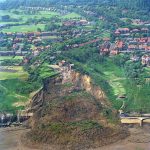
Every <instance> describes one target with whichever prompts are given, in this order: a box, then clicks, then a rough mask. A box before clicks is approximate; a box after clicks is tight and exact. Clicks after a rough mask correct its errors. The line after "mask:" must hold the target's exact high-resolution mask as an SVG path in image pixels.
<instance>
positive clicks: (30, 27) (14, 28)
mask: <svg viewBox="0 0 150 150" xmlns="http://www.w3.org/2000/svg"><path fill="white" fill-rule="evenodd" d="M44 27H45V25H44V24H37V25H20V26H12V27H10V28H5V29H3V30H2V32H34V31H37V29H38V28H40V29H41V30H42V31H43V30H44Z"/></svg>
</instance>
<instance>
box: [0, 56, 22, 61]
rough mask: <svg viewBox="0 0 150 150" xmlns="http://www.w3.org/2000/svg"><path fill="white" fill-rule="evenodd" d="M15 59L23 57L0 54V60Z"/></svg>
mask: <svg viewBox="0 0 150 150" xmlns="http://www.w3.org/2000/svg"><path fill="white" fill-rule="evenodd" d="M12 59H13V60H17V59H21V60H22V59H23V56H15V57H12V56H0V61H3V60H12Z"/></svg>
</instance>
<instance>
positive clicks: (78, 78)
mask: <svg viewBox="0 0 150 150" xmlns="http://www.w3.org/2000/svg"><path fill="white" fill-rule="evenodd" d="M70 81H71V82H73V83H74V84H75V85H76V86H77V87H80V88H81V89H84V90H86V91H87V92H89V93H90V94H91V95H93V96H94V97H95V98H96V99H97V100H99V101H100V102H101V104H102V105H103V106H110V105H111V104H110V102H109V101H108V100H107V97H106V95H105V92H104V91H103V90H102V89H101V88H100V87H99V86H97V85H94V84H93V82H92V79H91V77H90V76H88V75H82V74H81V73H79V72H75V71H71V73H70Z"/></svg>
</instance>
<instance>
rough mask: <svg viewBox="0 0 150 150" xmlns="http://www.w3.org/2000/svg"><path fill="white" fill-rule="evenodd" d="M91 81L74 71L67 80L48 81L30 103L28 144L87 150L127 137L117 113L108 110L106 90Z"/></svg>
mask: <svg viewBox="0 0 150 150" xmlns="http://www.w3.org/2000/svg"><path fill="white" fill-rule="evenodd" d="M89 79H90V78H89V77H87V76H82V75H80V74H79V73H75V72H71V75H70V77H69V78H68V79H67V81H66V80H65V81H64V79H63V78H62V77H59V76H58V77H57V78H52V79H46V80H45V82H44V88H43V92H41V91H40V93H39V94H38V95H37V97H36V98H34V100H33V102H32V104H31V108H32V109H33V110H34V111H35V115H34V116H33V119H31V120H30V121H29V126H31V128H32V129H31V131H30V132H29V133H27V135H26V138H25V139H24V141H25V143H26V144H27V145H31V144H35V143H36V144H38V145H41V144H51V145H54V147H55V148H56V147H57V148H58V149H62V148H64V149H66V148H67V149H71V150H73V149H86V148H91V147H99V146H103V145H107V144H110V143H113V142H115V141H117V140H119V139H124V138H125V137H126V136H127V135H128V132H127V131H125V130H124V129H122V128H121V127H120V125H119V124H118V123H119V121H118V120H117V119H116V115H117V114H116V112H115V111H114V110H113V109H110V107H109V108H108V106H109V105H110V104H109V102H107V99H106V97H105V96H104V93H103V91H101V89H100V88H98V87H97V86H94V85H92V83H91V82H89ZM70 81H72V83H70ZM98 93H101V94H98ZM41 97H42V98H41ZM40 100H41V101H42V102H43V103H41V101H40ZM117 124H118V125H117Z"/></svg>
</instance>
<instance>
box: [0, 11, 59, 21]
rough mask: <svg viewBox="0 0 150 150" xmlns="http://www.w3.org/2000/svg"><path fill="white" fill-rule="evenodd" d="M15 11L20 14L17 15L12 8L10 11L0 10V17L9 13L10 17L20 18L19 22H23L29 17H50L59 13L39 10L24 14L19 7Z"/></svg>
mask: <svg viewBox="0 0 150 150" xmlns="http://www.w3.org/2000/svg"><path fill="white" fill-rule="evenodd" d="M17 11H19V12H20V14H18V15H17V14H14V13H13V10H10V11H8V10H0V17H1V16H4V15H10V17H12V18H16V19H20V21H19V23H23V22H25V21H27V20H28V19H30V18H37V19H40V18H42V17H45V18H51V17H53V16H57V15H59V13H57V12H53V11H40V12H39V13H38V14H35V15H28V14H24V13H23V11H22V10H20V9H17ZM6 23H7V22H6ZM10 23H11V22H10Z"/></svg>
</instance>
